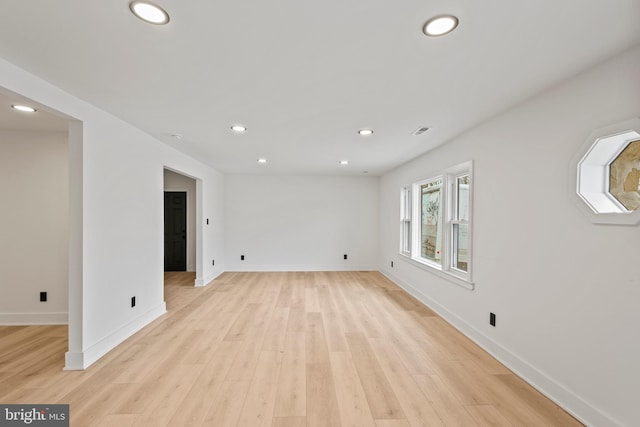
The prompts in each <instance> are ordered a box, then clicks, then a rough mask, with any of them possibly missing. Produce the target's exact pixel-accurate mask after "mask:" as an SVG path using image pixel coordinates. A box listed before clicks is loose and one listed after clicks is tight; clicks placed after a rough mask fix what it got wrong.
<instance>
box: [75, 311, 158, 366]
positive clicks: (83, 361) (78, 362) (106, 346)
mask: <svg viewBox="0 0 640 427" xmlns="http://www.w3.org/2000/svg"><path fill="white" fill-rule="evenodd" d="M166 312H167V305H166V304H165V302H164V301H163V302H162V303H161V304H158V305H157V306H156V307H154V308H152V309H150V310H148V311H147V312H145V313H143V314H141V315H140V316H138V317H136V318H135V319H133V320H132V321H131V322H129V323H127V324H126V325H124V326H122V327H121V328H120V329H118V330H116V331H114V332H113V333H111V334H109V335H107V336H106V337H104V338H103V339H101V340H100V341H98V342H97V343H95V344H93V345H92V346H91V347H89V348H87V349H86V350H84V351H83V352H82V353H70V352H67V353H66V354H65V367H64V369H65V370H66V371H75V370H84V369H87V368H88V367H89V366H91V365H92V364H93V363H94V362H95V361H97V360H98V359H100V358H101V357H102V356H104V355H105V354H107V353H108V352H109V351H111V350H113V349H114V348H115V347H116V346H117V345H118V344H120V343H122V342H123V341H124V340H126V339H127V338H129V337H130V336H131V335H133V334H135V333H136V332H138V331H139V330H140V329H142V328H144V327H145V326H146V325H148V324H149V323H151V322H152V321H154V320H155V319H157V318H158V317H160V316H162V315H163V314H165V313H166Z"/></svg>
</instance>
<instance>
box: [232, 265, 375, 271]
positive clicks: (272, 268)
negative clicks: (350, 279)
mask: <svg viewBox="0 0 640 427" xmlns="http://www.w3.org/2000/svg"><path fill="white" fill-rule="evenodd" d="M227 271H229V272H263V271H378V266H377V265H374V264H356V265H353V264H348V265H341V264H334V265H237V264H236V265H231V266H229V267H228V268H227Z"/></svg>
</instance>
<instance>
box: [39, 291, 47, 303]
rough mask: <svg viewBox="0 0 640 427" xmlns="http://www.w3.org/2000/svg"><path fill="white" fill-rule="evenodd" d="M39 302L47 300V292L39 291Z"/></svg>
mask: <svg viewBox="0 0 640 427" xmlns="http://www.w3.org/2000/svg"><path fill="white" fill-rule="evenodd" d="M40 302H47V293H46V292H40Z"/></svg>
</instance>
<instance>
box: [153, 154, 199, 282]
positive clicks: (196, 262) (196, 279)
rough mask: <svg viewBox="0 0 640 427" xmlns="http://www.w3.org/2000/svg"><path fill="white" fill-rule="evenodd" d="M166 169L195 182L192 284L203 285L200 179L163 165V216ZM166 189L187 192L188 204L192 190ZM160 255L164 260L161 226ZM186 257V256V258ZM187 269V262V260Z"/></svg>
mask: <svg viewBox="0 0 640 427" xmlns="http://www.w3.org/2000/svg"><path fill="white" fill-rule="evenodd" d="M165 170H168V171H171V172H174V173H177V174H179V175H182V176H184V177H186V178H190V179H192V180H194V181H195V182H196V194H195V224H194V228H195V236H196V237H195V240H196V242H195V243H196V251H195V254H194V255H195V271H196V278H195V281H194V286H195V287H199V286H204V285H205V284H206V283H204V277H203V276H204V268H203V264H202V259H203V258H202V257H203V254H202V247H203V245H202V236H203V233H204V228H203V221H204V220H203V218H204V212H203V210H204V208H203V205H204V204H203V195H202V179H201V178H198V177H197V176H194V175H192V174H190V173H187V172H185V171H183V170H181V169H179V168H175V167H172V166H168V165H166V164H165V165H163V166H162V169H161V171H160V173H161V176H162V177H163V179H162V215H163V217H164V192H165V189H164V171H165ZM166 191H180V192H186V193H187V206H188V205H189V200H190V199H189V197H190V196H192V194H191V193H193V191H189V190H178V189H169V190H166ZM188 229H189V214H188V213H187V231H188ZM187 234H188V233H187ZM188 250H189V249H188V245H187V255H188ZM162 256H163V260H164V227H163V228H162ZM187 259H188V258H187ZM162 269H163V274H164V262H163V266H162ZM187 271H189V263H188V261H187ZM162 287H163V289H164V283H163V286H162Z"/></svg>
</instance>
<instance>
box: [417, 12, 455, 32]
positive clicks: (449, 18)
mask: <svg viewBox="0 0 640 427" xmlns="http://www.w3.org/2000/svg"><path fill="white" fill-rule="evenodd" d="M457 26H458V18H456V17H455V16H453V15H439V16H434V17H433V18H431V19H429V20H428V21H427V22H426V24H424V27H423V28H422V31H423V32H424V33H425V35H427V36H429V37H438V36H444V35H445V34H448V33H450V32H451V31H453V30H455V28H456V27H457Z"/></svg>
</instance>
